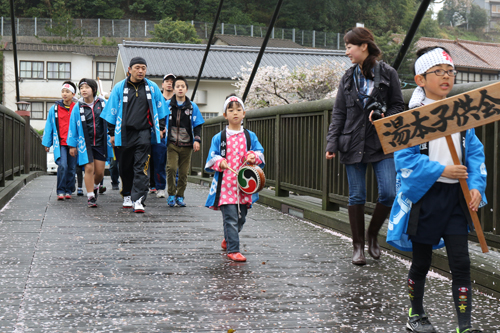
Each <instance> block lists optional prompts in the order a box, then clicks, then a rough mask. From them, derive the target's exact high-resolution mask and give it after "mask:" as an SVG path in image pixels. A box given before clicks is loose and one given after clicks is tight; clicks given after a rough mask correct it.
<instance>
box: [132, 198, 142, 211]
mask: <svg viewBox="0 0 500 333" xmlns="http://www.w3.org/2000/svg"><path fill="white" fill-rule="evenodd" d="M134 213H144V206H143V204H142V197H141V198H140V199H139V200H137V201H134Z"/></svg>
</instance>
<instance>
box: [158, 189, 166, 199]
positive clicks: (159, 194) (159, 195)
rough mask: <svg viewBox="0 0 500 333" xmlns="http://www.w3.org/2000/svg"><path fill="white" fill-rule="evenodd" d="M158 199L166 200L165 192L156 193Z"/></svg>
mask: <svg viewBox="0 0 500 333" xmlns="http://www.w3.org/2000/svg"><path fill="white" fill-rule="evenodd" d="M156 197H157V198H165V190H158V192H156Z"/></svg>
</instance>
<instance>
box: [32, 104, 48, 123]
mask: <svg viewBox="0 0 500 333" xmlns="http://www.w3.org/2000/svg"><path fill="white" fill-rule="evenodd" d="M31 119H41V120H43V119H45V118H44V114H43V102H31Z"/></svg>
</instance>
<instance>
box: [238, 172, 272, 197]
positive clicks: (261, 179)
mask: <svg viewBox="0 0 500 333" xmlns="http://www.w3.org/2000/svg"><path fill="white" fill-rule="evenodd" d="M265 185H266V176H265V175H264V171H262V169H261V168H260V167H258V166H257V165H244V166H242V167H241V168H240V169H239V170H238V187H239V188H240V190H241V191H242V192H243V193H245V194H254V193H257V192H259V191H260V190H262V189H263V188H264V186H265Z"/></svg>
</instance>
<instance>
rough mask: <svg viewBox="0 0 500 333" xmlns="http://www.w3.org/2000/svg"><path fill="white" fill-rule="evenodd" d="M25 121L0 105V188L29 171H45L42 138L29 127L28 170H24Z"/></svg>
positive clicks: (45, 164)
mask: <svg viewBox="0 0 500 333" xmlns="http://www.w3.org/2000/svg"><path fill="white" fill-rule="evenodd" d="M25 126H26V122H25V120H24V119H23V118H22V117H21V116H19V115H17V114H16V113H15V112H13V111H11V110H10V109H8V108H6V107H4V106H3V105H0V138H1V144H0V187H4V186H5V184H6V181H8V180H14V177H15V176H21V174H23V173H30V171H35V170H41V171H45V170H47V153H46V152H45V148H44V147H43V146H42V138H41V137H40V135H39V134H38V133H37V132H36V131H35V130H34V129H33V128H32V127H30V135H29V140H30V144H29V145H28V147H29V150H30V151H29V157H30V158H29V160H30V163H29V170H28V168H25V146H26V145H25V143H26V137H25Z"/></svg>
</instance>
